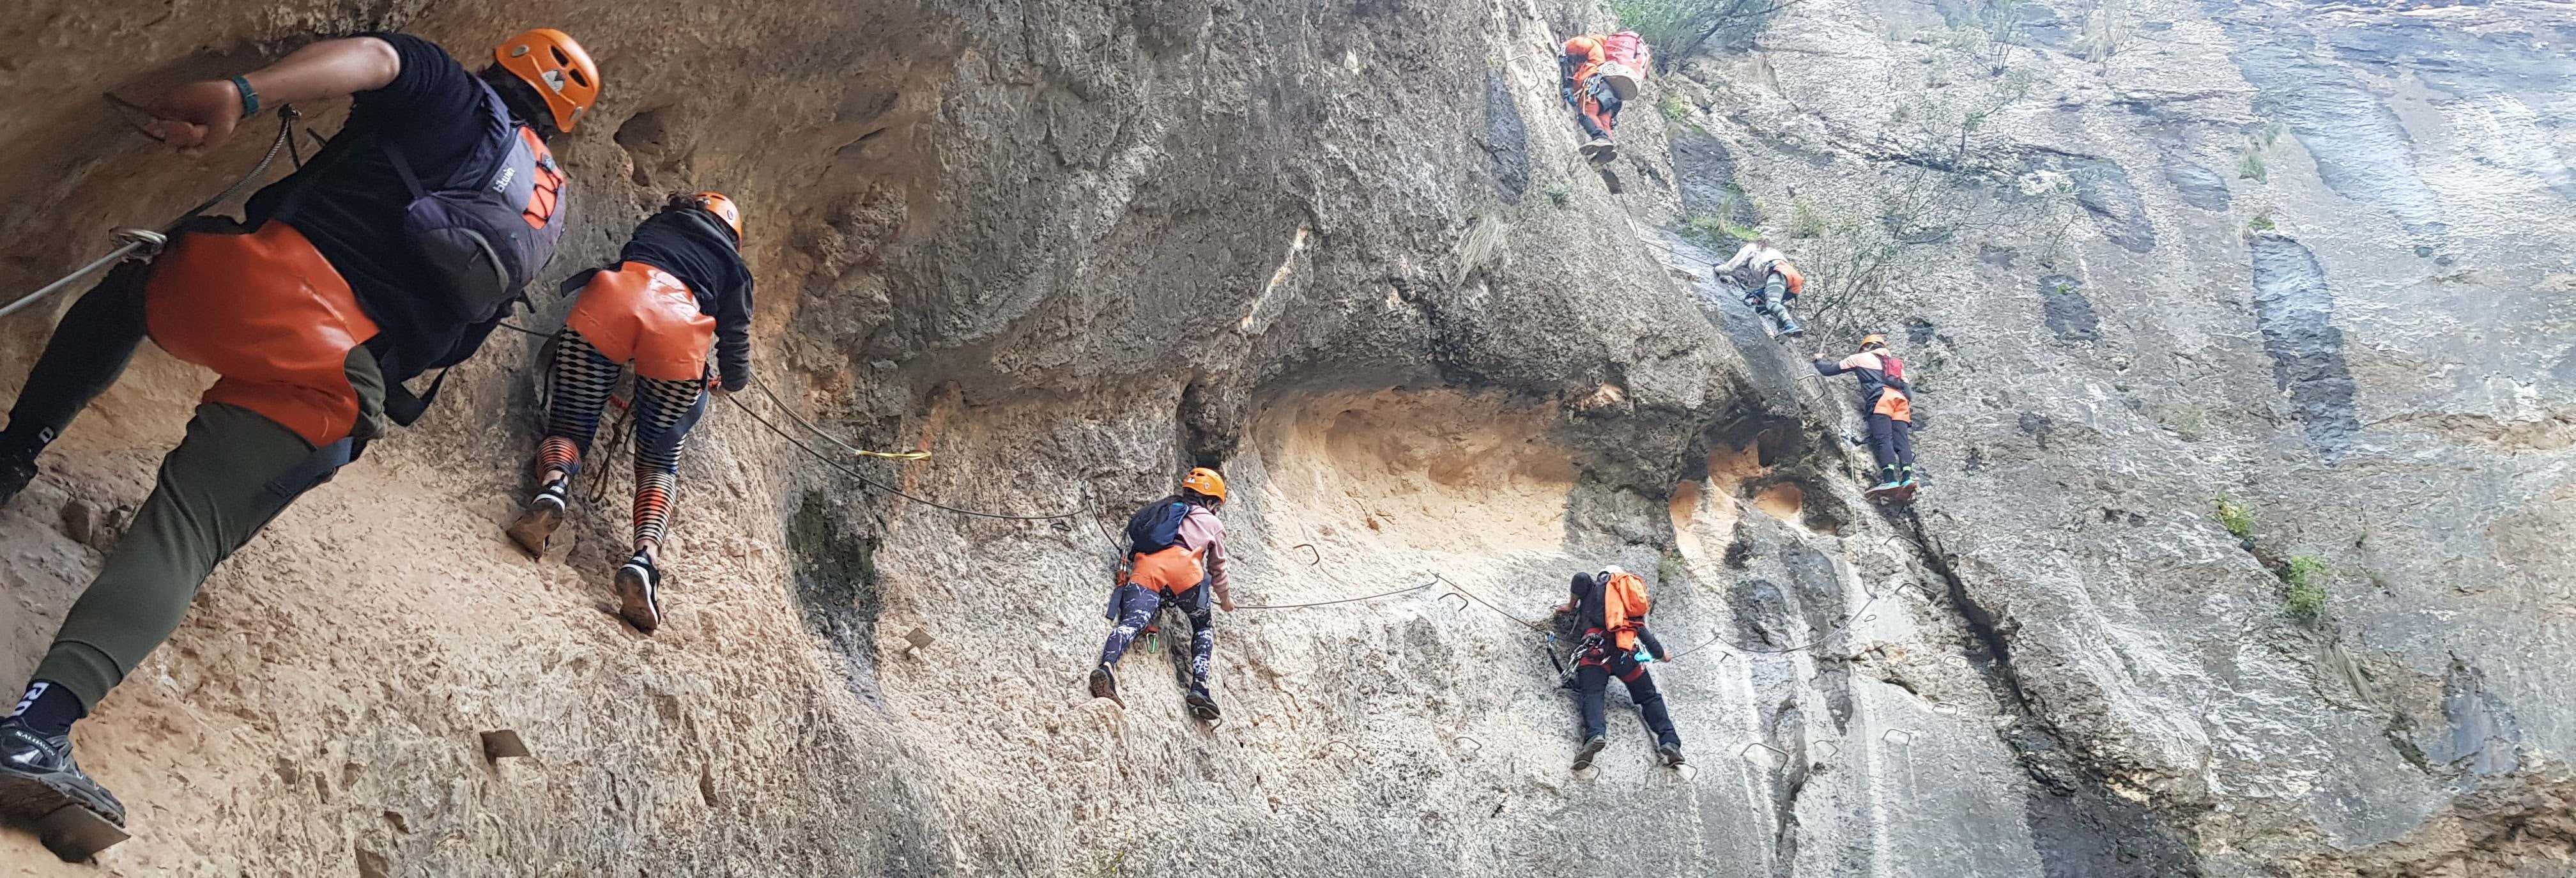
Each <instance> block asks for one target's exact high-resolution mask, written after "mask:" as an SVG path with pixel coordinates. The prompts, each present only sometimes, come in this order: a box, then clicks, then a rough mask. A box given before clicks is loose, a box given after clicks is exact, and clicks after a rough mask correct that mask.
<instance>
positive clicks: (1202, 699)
mask: <svg viewBox="0 0 2576 878" xmlns="http://www.w3.org/2000/svg"><path fill="white" fill-rule="evenodd" d="M1182 700H1183V701H1184V702H1185V703H1187V704H1189V706H1190V715H1191V716H1194V717H1198V718H1199V721H1200V722H1211V723H1212V722H1216V721H1217V711H1216V699H1215V698H1213V697H1211V696H1209V695H1208V691H1207V687H1205V686H1192V687H1190V696H1189V697H1188V698H1186V699H1182Z"/></svg>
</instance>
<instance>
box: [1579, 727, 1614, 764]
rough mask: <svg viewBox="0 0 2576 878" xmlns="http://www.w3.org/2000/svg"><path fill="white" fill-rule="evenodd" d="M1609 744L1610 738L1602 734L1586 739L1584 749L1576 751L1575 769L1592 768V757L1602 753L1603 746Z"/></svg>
mask: <svg viewBox="0 0 2576 878" xmlns="http://www.w3.org/2000/svg"><path fill="white" fill-rule="evenodd" d="M1607 746H1610V739H1608V738H1604V737H1602V736H1600V735H1594V736H1592V737H1590V738H1587V739H1585V740H1584V742H1583V749H1580V750H1576V751H1574V770H1576V771H1582V770H1584V769H1586V768H1591V767H1592V757H1595V756H1599V755H1601V748H1603V747H1607Z"/></svg>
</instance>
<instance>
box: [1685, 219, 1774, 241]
mask: <svg viewBox="0 0 2576 878" xmlns="http://www.w3.org/2000/svg"><path fill="white" fill-rule="evenodd" d="M1685 225H1687V226H1688V227H1689V228H1690V231H1691V234H1694V235H1698V236H1699V237H1701V238H1702V239H1705V240H1707V241H1708V242H1709V243H1711V244H1718V245H1724V246H1729V247H1732V246H1734V245H1736V244H1741V243H1743V242H1746V241H1750V240H1753V239H1755V238H1759V237H1762V230H1761V229H1756V228H1753V227H1751V226H1739V225H1736V224H1734V223H1732V222H1728V221H1727V219H1726V216H1725V215H1724V214H1714V215H1712V214H1701V215H1699V216H1695V217H1691V218H1690V222H1688V223H1686V224H1685Z"/></svg>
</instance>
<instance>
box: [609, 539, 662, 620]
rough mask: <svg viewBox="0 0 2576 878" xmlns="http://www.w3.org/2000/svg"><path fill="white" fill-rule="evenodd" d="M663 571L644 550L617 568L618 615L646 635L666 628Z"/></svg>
mask: <svg viewBox="0 0 2576 878" xmlns="http://www.w3.org/2000/svg"><path fill="white" fill-rule="evenodd" d="M661 593H662V571H661V570H659V569H656V568H655V567H654V566H653V559H652V558H651V557H650V556H647V555H645V554H644V553H642V552H637V553H635V557H632V558H628V559H626V563H625V564H622V565H619V566H618V568H617V615H618V616H620V617H623V618H624V619H625V620H626V624H629V625H633V626H635V630H637V631H641V632H644V633H646V634H651V633H653V629H655V628H660V627H662V599H661Z"/></svg>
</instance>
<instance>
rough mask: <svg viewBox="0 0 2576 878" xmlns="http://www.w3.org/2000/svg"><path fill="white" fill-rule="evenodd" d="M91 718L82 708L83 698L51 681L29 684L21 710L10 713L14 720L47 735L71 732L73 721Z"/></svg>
mask: <svg viewBox="0 0 2576 878" xmlns="http://www.w3.org/2000/svg"><path fill="white" fill-rule="evenodd" d="M88 715H89V708H86V707H82V706H81V703H80V696H77V695H73V694H72V690H69V689H65V688H63V687H62V684H60V683H55V682H52V681H50V680H37V681H35V682H33V683H29V684H27V694H26V695H24V696H21V697H20V698H19V699H18V707H17V709H15V710H12V711H10V712H9V718H10V719H13V720H17V721H19V722H22V723H26V724H27V727H28V728H31V729H35V730H36V731H37V732H38V733H39V734H45V735H59V734H62V733H64V732H68V731H71V728H72V721H73V720H77V719H80V718H81V717H85V716H88Z"/></svg>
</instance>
